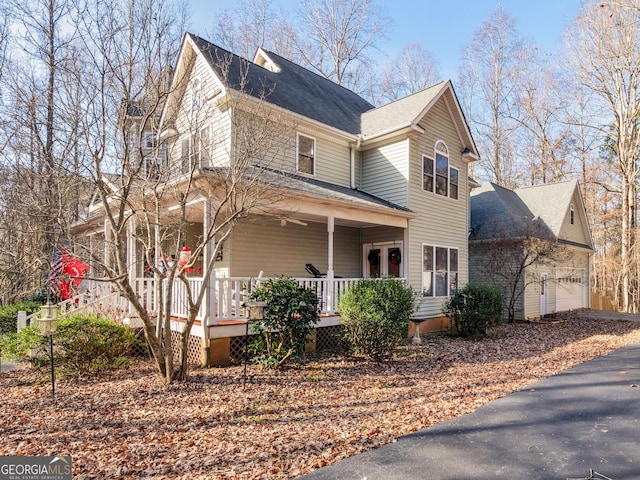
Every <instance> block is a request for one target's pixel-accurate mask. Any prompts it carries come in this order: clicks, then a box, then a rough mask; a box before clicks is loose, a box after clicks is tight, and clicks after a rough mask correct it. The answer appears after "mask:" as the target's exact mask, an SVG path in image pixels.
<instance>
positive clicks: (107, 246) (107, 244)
mask: <svg viewBox="0 0 640 480" xmlns="http://www.w3.org/2000/svg"><path fill="white" fill-rule="evenodd" d="M110 259H111V225H110V224H109V221H108V220H105V221H104V264H105V266H107V267H108V266H109V265H111V261H110Z"/></svg>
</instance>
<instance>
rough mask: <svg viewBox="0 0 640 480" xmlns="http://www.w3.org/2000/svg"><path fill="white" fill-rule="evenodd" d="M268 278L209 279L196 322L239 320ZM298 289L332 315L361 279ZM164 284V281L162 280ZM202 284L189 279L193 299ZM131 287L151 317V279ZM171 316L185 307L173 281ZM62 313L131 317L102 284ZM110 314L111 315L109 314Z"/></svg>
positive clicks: (310, 281) (307, 283) (314, 281)
mask: <svg viewBox="0 0 640 480" xmlns="http://www.w3.org/2000/svg"><path fill="white" fill-rule="evenodd" d="M266 280H268V278H256V277H221V278H215V279H213V280H212V282H211V285H210V289H211V290H210V291H209V292H207V293H205V297H204V301H203V303H202V306H201V307H200V310H199V312H198V315H197V316H196V319H197V320H200V321H204V320H205V319H208V321H207V324H208V325H216V324H217V323H218V322H220V321H225V320H243V319H245V316H244V313H245V312H244V309H243V304H244V303H245V302H246V301H247V300H248V299H249V296H250V295H251V293H252V292H253V291H254V290H255V289H256V288H257V287H259V286H260V284H261V283H263V282H265V281H266ZM294 280H296V281H297V282H298V283H299V284H300V285H301V286H303V287H306V288H310V289H312V290H313V291H315V292H316V295H317V296H318V302H319V305H320V312H321V313H323V314H334V313H335V312H336V309H337V305H338V302H339V301H340V297H341V296H342V295H343V294H344V292H346V291H347V290H348V289H349V287H350V286H351V285H353V284H354V283H355V282H357V281H359V280H361V279H360V278H334V279H329V278H295V279H294ZM164 282H165V283H166V280H165V281H164ZM203 284H204V280H203V278H201V277H192V278H190V279H189V286H190V288H191V292H192V295H193V296H194V298H195V297H196V296H197V295H198V294H199V293H200V290H201V289H202V287H203ZM132 287H133V289H134V291H135V292H136V295H137V296H138V298H139V299H140V301H141V303H142V305H143V306H144V307H145V308H146V309H147V311H148V312H149V313H151V314H154V313H155V312H156V311H157V300H156V291H155V280H154V279H152V278H140V279H136V280H135V281H134V282H133V284H132ZM171 305H172V307H171V314H172V315H173V316H175V317H178V318H187V316H188V314H189V305H188V302H187V292H186V287H185V285H184V284H183V283H182V282H181V281H178V280H177V281H175V282H174V284H173V289H172V295H171ZM62 307H63V308H62V311H63V312H69V313H70V312H73V311H77V310H80V309H81V310H85V311H93V310H94V309H98V308H100V309H101V310H102V312H103V313H113V312H115V311H117V312H120V314H121V315H122V314H128V315H133V314H134V311H133V309H132V308H131V306H130V305H129V304H128V302H127V301H126V300H124V298H123V297H121V296H119V295H118V294H117V293H114V292H113V291H112V289H111V288H110V286H109V284H102V287H101V288H98V289H93V290H91V291H90V292H87V293H86V294H85V296H84V297H81V300H80V301H78V300H77V299H76V300H74V301H72V302H69V304H68V305H67V304H65V305H63V306H62ZM110 311H111V312H110Z"/></svg>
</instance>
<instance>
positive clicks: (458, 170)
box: [447, 161, 460, 200]
mask: <svg viewBox="0 0 640 480" xmlns="http://www.w3.org/2000/svg"><path fill="white" fill-rule="evenodd" d="M451 170H455V171H456V172H458V184H457V187H458V198H453V197H452V196H451ZM447 190H448V191H447V193H448V195H447V198H450V199H451V200H460V169H459V168H456V167H452V166H451V161H449V182H448V183H447Z"/></svg>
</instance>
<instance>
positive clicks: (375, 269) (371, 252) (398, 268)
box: [364, 242, 402, 278]
mask: <svg viewBox="0 0 640 480" xmlns="http://www.w3.org/2000/svg"><path fill="white" fill-rule="evenodd" d="M364 276H365V277H373V278H379V277H387V276H388V277H395V278H399V277H402V243H401V242H395V243H394V242H389V243H369V244H367V245H365V246H364Z"/></svg>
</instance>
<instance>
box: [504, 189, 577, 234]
mask: <svg viewBox="0 0 640 480" xmlns="http://www.w3.org/2000/svg"><path fill="white" fill-rule="evenodd" d="M577 188H578V181H577V180H569V181H567V182H560V183H547V184H545V185H538V186H535V187H524V188H517V189H516V190H515V192H516V193H517V194H518V196H519V197H520V198H521V199H522V200H523V201H524V202H525V203H526V204H527V205H529V208H531V210H532V211H534V212H535V213H536V215H538V216H539V217H540V218H541V219H542V220H543V221H544V223H545V224H546V225H547V226H548V227H549V229H550V230H551V231H552V232H553V234H554V235H555V236H556V237H558V236H559V235H560V229H561V228H562V223H563V222H564V219H565V217H566V215H567V212H568V211H569V205H571V200H572V198H573V194H574V193H575V191H576V189H577Z"/></svg>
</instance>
